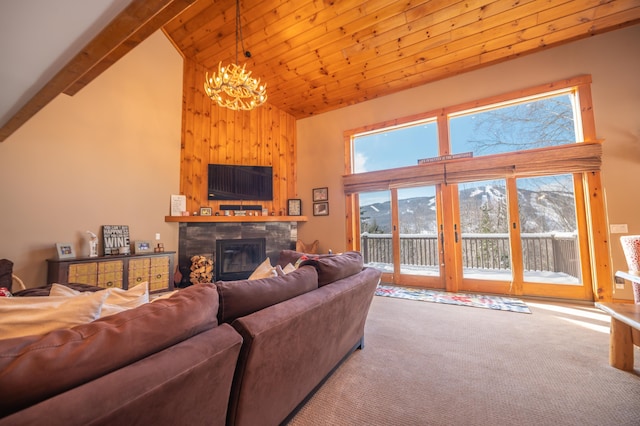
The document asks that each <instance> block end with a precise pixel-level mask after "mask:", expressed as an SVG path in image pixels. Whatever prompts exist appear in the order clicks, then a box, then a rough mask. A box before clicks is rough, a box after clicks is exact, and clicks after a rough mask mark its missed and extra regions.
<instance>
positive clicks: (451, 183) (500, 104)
mask: <svg viewBox="0 0 640 426" xmlns="http://www.w3.org/2000/svg"><path fill="white" fill-rule="evenodd" d="M566 83H567V84H566V86H565V87H560V85H557V84H554V85H549V86H548V88H547V89H551V88H553V89H552V90H544V89H545V87H538V88H533V89H530V90H525V91H521V92H518V93H517V94H515V96H513V97H511V96H509V95H505V96H503V97H496V98H492V99H489V100H487V101H484V102H481V101H476V102H473V103H470V104H467V105H461V106H457V107H445V108H443V109H442V110H440V111H438V113H437V114H436V113H425V114H424V118H420V119H415V117H414V118H412V119H407V121H406V122H402V120H396V121H395V123H394V125H393V126H392V127H388V126H385V125H380V126H379V127H378V126H376V125H371V126H368V127H367V128H366V129H362V130H357V129H356V130H354V131H351V132H347V133H346V135H345V136H346V138H345V140H346V142H347V143H348V144H349V146H348V152H349V153H350V158H349V161H348V162H347V164H348V166H347V170H346V176H345V179H344V184H345V185H344V187H345V194H346V195H350V194H353V195H356V194H357V195H358V196H357V197H356V198H355V200H356V203H355V204H353V206H354V208H355V209H357V211H354V212H353V214H352V215H350V216H349V217H351V216H353V218H354V220H357V221H358V222H357V225H354V226H349V229H353V230H357V231H355V232H357V233H358V235H355V234H354V235H351V237H352V238H351V240H352V241H354V242H355V243H354V248H360V245H362V244H364V243H365V242H366V244H367V246H366V250H367V252H368V253H373V252H376V253H378V255H377V257H376V258H375V263H377V264H378V266H379V267H381V268H382V266H381V265H384V269H385V271H387V272H389V271H394V275H393V279H394V280H396V281H398V280H399V281H402V276H403V275H405V274H408V275H422V276H429V277H431V278H434V277H435V278H437V279H440V280H442V286H445V284H446V287H447V289H449V287H453V288H455V289H459V288H468V289H471V290H479V289H482V288H483V287H482V285H478V284H469V283H470V282H474V280H485V281H491V282H492V283H493V284H492V285H493V287H484V288H487V289H488V288H490V289H491V290H493V291H497V292H502V291H504V292H514V286H515V288H516V290H515V291H516V292H517V291H520V292H522V291H523V289H524V291H529V292H530V293H531V294H540V293H544V290H540V288H539V285H540V284H542V285H544V284H555V285H564V286H565V287H567V285H569V286H581V285H582V284H583V283H585V282H586V283H587V284H589V286H590V284H591V280H590V278H591V274H590V275H589V276H588V277H587V276H585V271H589V267H590V266H591V265H589V262H588V260H589V259H587V258H586V257H583V258H582V259H581V258H580V253H586V252H587V251H588V250H585V247H588V244H592V245H594V247H596V249H595V250H592V253H595V252H596V251H598V250H602V249H603V247H604V246H603V245H599V244H601V243H603V241H602V240H601V241H591V242H589V241H588V238H587V237H588V234H587V233H586V231H587V228H586V226H587V224H589V223H590V221H592V220H593V217H591V218H588V217H587V216H586V212H587V211H589V209H590V206H589V204H588V203H589V200H588V199H586V197H585V196H584V194H585V193H588V192H586V191H585V188H584V187H583V184H589V182H592V183H594V182H598V181H599V178H600V177H599V168H600V156H601V144H600V143H599V142H596V141H593V142H588V141H587V142H585V139H591V140H593V138H594V134H593V133H594V131H593V117H592V115H591V113H590V111H591V108H589V107H587V108H585V105H584V103H581V100H580V94H581V91H585V90H588V83H590V79H589V78H588V77H585V78H577V79H575V80H574V81H567V82H566ZM571 83H575V84H571ZM584 93H587V92H584ZM587 95H588V93H587ZM585 97H586V98H587V99H590V95H588V96H585ZM443 112H444V113H443ZM585 112H586V113H587V116H586V117H585V116H583V113H585ZM430 117H431V118H430ZM585 120H586V122H587V125H586V126H585V125H584V122H585ZM585 128H586V129H587V130H586V131H585ZM585 133H586V134H587V135H588V137H587V138H585V136H584V134H585ZM436 193H438V194H441V196H436ZM382 194H384V197H383V198H381V197H380V195H382ZM585 202H586V203H587V204H585ZM597 210H598V209H595V210H594V211H597ZM382 212H383V213H384V214H383V215H381V213H382ZM383 216H384V218H383ZM374 218H375V220H374ZM581 225H582V226H585V228H583V229H582V230H581V228H580V227H581ZM581 238H583V240H582V241H581ZM383 248H384V250H383ZM376 250H377V251H376ZM382 253H388V256H387V257H384V255H383V254H382ZM445 269H447V271H446V274H444V273H443V272H444V270H445ZM453 269H455V270H453ZM445 275H446V278H445ZM587 278H589V279H587ZM433 282H434V281H433V280H432V281H431V283H433ZM452 283H453V284H452ZM435 285H436V286H437V285H439V284H437V283H436V284H435ZM527 286H529V287H527ZM590 290H591V289H590V288H589V291H590ZM587 293H588V292H587ZM587 293H582V294H580V295H578V296H577V297H581V298H584V295H585V294H587ZM589 294H591V293H589ZM556 295H559V296H563V297H564V296H567V293H566V292H564V290H562V291H560V292H559V293H557V294H556ZM568 297H572V296H568Z"/></svg>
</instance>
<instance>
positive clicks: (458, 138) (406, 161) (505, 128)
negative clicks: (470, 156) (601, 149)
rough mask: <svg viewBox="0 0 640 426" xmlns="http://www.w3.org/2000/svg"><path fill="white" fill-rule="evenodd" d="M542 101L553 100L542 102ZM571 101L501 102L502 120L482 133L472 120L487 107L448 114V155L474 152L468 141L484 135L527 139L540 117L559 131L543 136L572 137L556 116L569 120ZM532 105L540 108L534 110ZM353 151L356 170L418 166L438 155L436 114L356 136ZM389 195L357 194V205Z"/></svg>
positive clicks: (566, 97)
mask: <svg viewBox="0 0 640 426" xmlns="http://www.w3.org/2000/svg"><path fill="white" fill-rule="evenodd" d="M547 99H551V100H552V101H551V102H547ZM572 101H573V97H572V96H571V95H570V94H567V93H565V94H561V95H558V96H555V97H553V98H546V99H543V100H528V101H526V102H521V103H518V104H515V105H506V106H503V107H502V108H500V111H501V112H502V113H503V117H507V118H505V119H504V121H498V122H497V123H498V125H493V126H491V125H489V126H485V128H484V129H485V133H484V134H482V133H480V132H479V131H478V126H476V121H477V120H480V119H482V117H483V114H485V113H486V111H475V112H470V113H468V114H460V115H456V116H454V117H450V118H449V127H450V139H451V153H452V154H458V153H462V152H470V151H474V145H472V144H471V143H469V141H470V140H474V139H476V140H477V139H481V138H483V137H484V138H486V139H491V138H492V137H501V138H504V139H505V140H518V139H523V138H528V137H531V136H530V135H531V134H536V130H537V129H538V128H539V127H540V124H539V123H540V121H541V120H544V123H545V124H546V123H552V124H556V125H557V126H556V127H557V129H558V131H557V132H556V133H554V132H549V133H551V135H546V136H548V137H557V138H558V140H562V138H563V137H564V139H567V138H574V140H575V139H577V137H575V136H574V135H573V134H572V133H573V132H572V131H571V130H572V127H574V124H573V123H571V122H570V121H569V122H567V120H566V119H564V120H557V117H562V113H565V114H566V115H567V116H569V117H571V118H573V116H574V114H573V113H572V112H571V110H572V107H573V102H572ZM536 106H543V107H542V108H535V107H536ZM511 116H513V117H516V116H517V117H520V118H519V121H515V120H514V121H510V120H509V117H511ZM485 117H486V116H485ZM529 118H531V119H529ZM554 120H556V121H554ZM494 123H495V121H494ZM558 123H559V124H558ZM536 126H537V127H536ZM545 128H552V126H546V127H545ZM532 130H533V131H532ZM567 133H569V135H567ZM496 135H497V136H496ZM558 135H560V136H558ZM559 143H564V142H557V143H553V142H552V143H551V144H559ZM485 148H486V147H485ZM513 149H514V148H513V147H512V146H509V145H503V146H501V145H497V146H494V147H491V148H488V149H485V151H483V152H482V153H478V152H474V156H479V155H487V154H495V153H500V152H507V151H512V150H513ZM354 152H355V154H354V172H355V173H362V172H371V171H377V170H385V169H391V168H398V167H406V166H414V165H417V164H418V160H420V159H424V158H433V157H438V156H439V155H440V154H439V152H438V128H437V122H436V118H435V117H434V118H432V119H427V120H424V121H421V122H419V123H416V124H414V125H412V126H410V127H401V128H397V129H393V130H390V131H387V132H384V133H372V134H368V135H363V136H359V137H357V138H356V139H355V141H354ZM402 195H403V196H404V197H406V198H411V197H418V196H433V195H435V187H433V186H431V187H428V188H417V189H405V190H404V191H403V193H402ZM389 197H390V195H389V192H388V191H381V192H375V193H362V194H360V204H361V205H369V204H373V203H376V202H385V201H389Z"/></svg>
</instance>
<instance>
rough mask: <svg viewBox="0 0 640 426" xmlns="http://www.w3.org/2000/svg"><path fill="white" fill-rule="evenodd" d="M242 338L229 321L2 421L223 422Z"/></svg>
mask: <svg viewBox="0 0 640 426" xmlns="http://www.w3.org/2000/svg"><path fill="white" fill-rule="evenodd" d="M241 344H242V339H241V337H240V335H239V334H238V333H237V332H236V331H235V330H233V328H232V327H231V326H229V325H228V324H222V325H221V326H219V327H216V328H213V329H210V330H207V331H204V332H202V333H200V334H198V335H196V336H193V337H191V338H190V339H187V340H184V341H182V342H180V343H178V344H176V345H174V346H171V347H169V348H167V349H165V350H163V351H161V352H157V353H155V354H153V355H150V356H148V357H146V358H144V359H142V360H140V361H138V362H135V363H133V364H130V365H128V366H125V367H123V368H121V369H118V370H116V371H114V372H112V373H110V374H107V375H105V376H102V377H100V378H98V379H95V380H92V381H90V382H88V383H85V384H84V385H82V386H78V387H76V388H73V389H71V390H69V391H67V392H64V393H61V394H58V395H56V396H54V397H52V398H49V399H47V400H45V401H42V402H40V403H38V404H36V405H33V406H31V407H28V408H25V409H23V410H22V411H18V412H16V413H14V414H12V415H10V416H8V417H4V418H2V419H0V426H4V425H16V424H21V425H38V424H42V422H43V421H44V419H46V424H47V425H48V426H55V425H65V426H71V425H88V424H91V425H105V426H106V425H115V424H129V425H133V424H139V425H148V424H149V425H150V424H153V425H178V424H188V425H204V424H206V425H220V426H223V425H224V424H225V419H226V412H227V405H228V401H229V392H230V389H231V381H232V379H233V372H234V369H235V365H236V362H237V358H238V353H239V351H240V346H241Z"/></svg>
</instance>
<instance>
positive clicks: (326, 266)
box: [300, 251, 364, 287]
mask: <svg viewBox="0 0 640 426" xmlns="http://www.w3.org/2000/svg"><path fill="white" fill-rule="evenodd" d="M304 265H312V266H313V267H315V268H316V270H317V271H318V287H322V286H323V285H326V284H329V283H332V282H334V281H338V280H341V279H343V278H347V277H349V276H351V275H354V274H357V273H358V272H360V271H362V268H363V267H364V264H363V260H362V254H360V252H357V251H348V252H345V253H342V254H335V255H320V256H316V257H311V256H310V258H309V259H307V260H304V261H303V262H302V263H300V267H302V266H304Z"/></svg>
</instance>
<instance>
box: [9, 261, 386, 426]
mask: <svg viewBox="0 0 640 426" xmlns="http://www.w3.org/2000/svg"><path fill="white" fill-rule="evenodd" d="M300 256H302V254H301V253H296V252H292V251H283V252H282V253H281V256H280V259H279V260H278V262H279V263H281V264H282V265H285V264H286V263H289V262H291V261H294V262H295V260H297V259H298V258H299V257H300ZM310 257H311V256H310ZM379 279H380V272H378V271H376V270H374V269H370V268H363V265H362V257H361V256H360V254H359V253H357V252H348V253H344V254H342V255H333V256H316V257H312V258H310V259H308V260H305V261H303V262H301V263H300V264H299V268H298V269H297V270H295V271H294V272H291V273H289V274H287V275H284V276H279V277H273V278H266V279H261V280H253V281H246V280H245V281H234V282H218V283H216V284H215V285H212V284H198V285H194V286H191V287H188V288H186V289H183V290H180V291H179V292H177V294H175V295H173V296H172V297H170V298H168V299H165V300H159V301H156V302H154V303H150V304H146V305H143V306H140V307H138V308H135V309H131V310H128V311H125V312H121V313H118V314H115V315H112V316H109V317H105V318H102V319H100V320H97V321H94V322H92V323H90V324H85V325H81V326H76V327H74V328H72V329H66V330H56V331H53V332H50V333H47V334H45V335H41V336H27V337H21V338H14V339H5V340H0V426H3V425H29V424H33V425H36V424H43V421H44V423H46V424H47V425H48V426H54V425H89V424H91V425H113V424H128V425H132V424H139V425H147V424H154V425H165V424H166V425H175V424H189V425H200V424H201V425H223V424H227V425H257V424H260V425H277V424H280V423H282V422H283V421H286V419H288V418H289V417H290V416H291V415H292V414H293V413H294V412H295V410H296V408H297V407H299V406H300V405H301V404H302V403H303V402H304V401H305V398H307V397H308V396H309V395H310V394H311V393H312V392H313V391H314V390H315V389H316V388H317V387H318V386H320V385H321V384H322V382H323V380H324V379H325V378H326V377H327V376H328V375H329V374H330V373H331V372H332V371H333V370H334V369H335V368H336V367H337V366H338V365H339V363H340V362H341V361H342V360H343V359H344V358H345V357H347V356H348V355H349V354H350V353H351V351H353V350H354V349H356V348H358V347H362V344H363V336H364V324H365V320H366V316H367V313H368V310H369V306H370V303H371V300H372V298H373V294H374V292H375V288H376V285H377V284H378V282H379ZM44 419H46V421H45V420H44Z"/></svg>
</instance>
